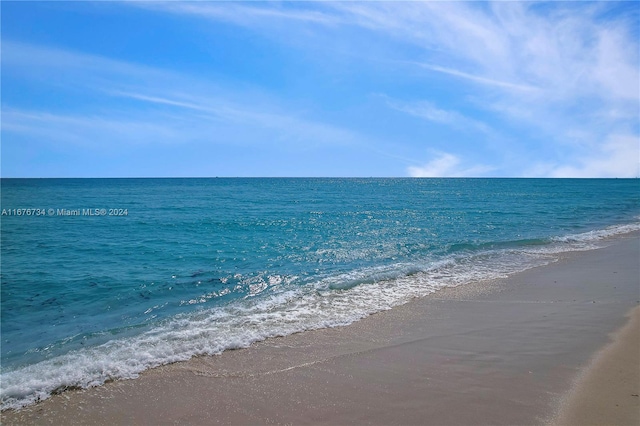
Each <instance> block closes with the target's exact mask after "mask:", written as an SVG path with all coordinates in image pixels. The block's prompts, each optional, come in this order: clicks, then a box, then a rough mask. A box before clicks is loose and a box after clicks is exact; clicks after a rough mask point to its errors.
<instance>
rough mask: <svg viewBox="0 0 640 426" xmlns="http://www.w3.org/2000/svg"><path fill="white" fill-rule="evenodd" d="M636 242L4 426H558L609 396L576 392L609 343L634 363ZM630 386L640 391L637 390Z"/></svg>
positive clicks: (37, 410)
mask: <svg viewBox="0 0 640 426" xmlns="http://www.w3.org/2000/svg"><path fill="white" fill-rule="evenodd" d="M639 242H640V238H639V235H638V234H637V233H636V234H634V235H629V236H627V237H626V238H621V239H620V240H617V241H611V242H610V243H611V246H609V247H607V248H603V249H599V250H593V251H588V252H582V253H572V254H568V255H566V256H565V257H564V258H563V259H561V260H560V261H558V262H556V263H553V264H551V265H549V266H545V267H540V268H535V269H532V270H529V271H526V272H524V273H521V274H517V275H514V276H512V277H510V278H507V279H504V280H501V281H496V282H490V283H477V284H473V285H468V286H464V287H459V288H456V289H446V290H443V291H440V292H438V293H436V294H434V295H432V296H431V297H426V298H423V299H417V300H415V301H413V302H411V303H409V304H406V305H404V306H400V307H397V308H394V309H392V310H390V311H386V312H382V313H379V314H376V315H373V316H370V317H368V318H366V319H364V320H362V321H359V322H357V323H355V324H352V325H350V326H348V327H342V328H334V329H325V330H317V331H310V332H305V333H299V334H296V335H292V336H288V337H283V338H275V339H269V340H267V341H264V342H261V343H258V344H255V345H253V346H251V347H250V348H248V349H242V350H236V351H228V352H225V353H223V354H222V355H219V356H214V357H199V358H196V359H192V360H191V361H188V362H183V363H176V364H173V365H169V366H164V367H161V368H157V369H154V370H150V371H148V372H146V373H145V374H143V375H141V377H140V378H138V379H136V380H122V381H116V382H111V383H108V384H106V385H104V386H102V387H99V388H93V389H88V390H79V391H69V392H65V393H63V394H61V395H56V396H54V397H52V398H50V399H49V400H46V401H43V402H41V403H40V404H37V405H35V406H31V407H28V408H26V409H23V410H20V411H18V412H12V411H9V412H5V413H3V416H2V423H3V424H5V425H11V424H144V425H151V424H310V423H311V424H331V425H334V424H434V425H466V424H474V425H477V424H494V425H498V424H504V425H514V424H520V425H529V424H548V423H550V422H554V421H555V422H556V423H557V422H558V421H564V420H563V419H564V418H563V417H562V415H564V414H563V410H566V409H568V408H567V407H569V406H571V404H572V403H570V402H569V401H570V400H571V398H572V395H575V394H577V393H578V392H577V391H576V389H587V390H589V392H592V393H593V395H595V398H596V399H598V398H599V396H598V395H599V393H601V392H606V389H607V388H601V387H600V386H599V385H593V384H591V382H588V381H583V380H582V378H583V377H587V376H589V375H588V374H587V373H585V371H595V369H596V366H597V365H600V364H601V363H604V364H609V365H611V362H614V361H612V360H613V359H614V358H610V357H608V356H604V355H602V356H601V354H602V353H604V352H598V351H599V350H601V349H602V348H606V347H607V346H608V345H609V344H610V343H611V342H612V339H613V337H612V336H617V339H616V342H618V341H621V342H627V346H629V345H630V346H629V347H631V348H632V349H633V345H634V344H633V342H631V341H627V340H628V337H625V336H627V334H625V333H623V332H620V333H619V334H615V335H614V334H612V333H614V332H615V331H616V330H619V329H621V328H622V327H623V326H624V325H625V324H626V323H627V322H628V317H626V316H625V315H626V314H628V313H629V312H630V311H631V310H632V309H633V308H635V307H636V306H638V305H639V304H640V250H639V249H640V244H639ZM605 351H606V349H605ZM626 353H627V355H629V356H627V361H626V364H620V365H619V367H618V368H619V369H620V371H621V372H622V376H621V377H623V378H624V377H632V376H629V375H628V374H627V373H629V374H631V373H632V372H631V371H629V369H633V368H634V367H637V365H638V362H640V360H638V359H637V358H638V357H637V353H635V352H633V350H631V352H629V351H627V352H626ZM594 357H595V358H594ZM634 358H635V359H634ZM593 360H603V361H593ZM634 363H635V364H634ZM585 380H586V379H585ZM618 380H623V379H622V378H621V379H613V380H612V383H611V384H610V385H609V388H608V389H611V388H615V387H617V386H618V385H620V384H619V383H618ZM629 380H630V382H631V385H635V386H636V387H637V385H638V383H637V379H634V378H631V379H629ZM625 389H626V388H625ZM620 398H622V396H620ZM630 398H635V397H632V396H630ZM618 405H620V404H618ZM578 407H580V405H578ZM625 407H627V408H625V410H628V406H626V405H625ZM618 408H619V407H616V408H615V409H614V407H613V406H611V405H607V406H603V407H602V408H600V409H599V410H601V411H600V414H601V415H602V417H601V419H602V422H603V423H606V424H614V423H617V419H619V417H615V413H614V411H615V410H616V409H618ZM632 408H633V407H631V409H632ZM581 410H583V409H581V408H578V411H581ZM558 413H560V417H556V415H557V414H558ZM630 418H631V417H630ZM618 424H620V423H618ZM621 424H624V423H621ZM636 424H637V423H636Z"/></svg>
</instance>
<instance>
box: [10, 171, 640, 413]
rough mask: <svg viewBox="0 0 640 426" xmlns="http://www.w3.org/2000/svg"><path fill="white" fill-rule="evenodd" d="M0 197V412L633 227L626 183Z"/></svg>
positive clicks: (46, 185)
mask: <svg viewBox="0 0 640 426" xmlns="http://www.w3.org/2000/svg"><path fill="white" fill-rule="evenodd" d="M1 185H2V187H1V189H2V200H1V201H2V206H1V209H2V216H1V221H2V222H1V237H2V241H1V243H2V248H1V255H2V257H1V296H2V298H1V332H2V335H1V339H2V341H1V343H2V346H1V356H2V358H1V361H2V364H1V374H2V396H1V398H2V402H3V407H5V408H6V407H18V406H21V405H24V404H28V403H31V402H33V401H35V400H36V399H37V398H46V397H47V396H48V395H49V394H50V393H51V392H52V391H54V390H60V389H63V388H65V387H70V386H89V385H96V384H100V383H103V382H104V381H105V380H107V379H110V378H130V377H135V376H136V375H137V374H138V373H139V372H141V371H143V370H144V369H147V368H150V367H153V366H157V365H161V364H164V363H168V362H173V361H177V360H183V359H188V358H189V357H191V356H193V355H196V354H205V353H210V354H213V353H219V352H220V351H222V350H225V349H228V348H234V347H241V346H246V345H248V344H250V343H251V342H254V341H256V340H260V339H264V338H266V337H269V336H275V335H285V334H289V333H293V332H296V331H300V330H305V329H312V328H318V327H329V326H337V325H344V324H348V323H350V322H353V321H355V320H357V319H359V318H362V317H364V316H366V315H369V314H371V313H373V312H377V311H380V310H383V309H388V308H390V307H392V306H395V305H397V304H401V303H405V302H406V301H408V300H410V299H411V298H412V297H416V296H418V297H419V296H426V295H428V294H430V293H432V292H434V291H436V290H437V289H438V288H442V287H446V286H452V285H464V284H465V283H468V282H471V281H476V280H483V279H492V278H496V277H502V276H505V275H508V274H511V273H515V272H517V271H521V270H524V269H527V268H530V267H533V266H537V265H541V264H545V263H549V262H551V261H553V260H554V259H555V257H554V256H557V255H558V254H559V253H562V252H566V251H573V250H585V249H590V248H593V247H595V246H597V245H600V244H604V243H606V238H609V237H612V236H615V235H616V234H621V233H625V232H629V231H632V230H638V229H640V181H639V180H637V179H628V180H623V179H619V180H618V179H603V180H597V179H593V180H592V179H586V180H565V179H562V180H560V179H559V180H552V179H2V180H1ZM19 209H32V210H28V211H26V210H19ZM101 209H104V210H101ZM63 210H66V211H68V212H70V213H74V215H66V214H64V213H65V212H63ZM76 213H77V215H76ZM89 213H91V214H89ZM103 213H104V214H103Z"/></svg>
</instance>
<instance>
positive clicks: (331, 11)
mask: <svg viewBox="0 0 640 426" xmlns="http://www.w3.org/2000/svg"><path fill="white" fill-rule="evenodd" d="M0 7H1V11H0V12H1V19H2V22H1V24H2V25H1V95H0V98H1V135H0V137H1V151H0V153H1V169H0V174H1V176H2V177H208V176H211V177H213V176H220V177H222V176H247V177H261V176H264V177H271V176H282V177H298V176H313V177H316V176H317V177H638V176H639V175H640V3H639V2H635V1H627V2H610V1H607V2H583V1H572V2H517V1H513V2H510V1H500V2H479V1H475V2H447V1H441V2H415V1H414V2H384V1H378V2H358V1H350V2H334V1H328V2H308V1H304V2H302V1H300V2H280V1H277V2H234V1H226V2H221V1H219V2H205V1H200V2H197V1H196V2H182V1H165V2H149V1H124V2H113V1H99V2H86V1H82V2H81V1H68V2H47V1H45V2H34V1H15V2H13V1H4V0H3V1H2V2H0Z"/></svg>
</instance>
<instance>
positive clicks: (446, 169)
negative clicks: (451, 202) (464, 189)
mask: <svg viewBox="0 0 640 426" xmlns="http://www.w3.org/2000/svg"><path fill="white" fill-rule="evenodd" d="M492 170H493V168H492V167H489V166H485V165H473V166H468V165H465V164H463V161H462V160H461V159H460V157H459V156H457V155H454V154H451V153H447V152H439V153H437V154H436V157H435V158H433V159H432V160H430V161H428V162H427V163H425V164H424V165H422V166H410V167H408V168H407V172H408V173H409V176H411V177H480V176H485V175H486V174H487V173H489V172H491V171H492Z"/></svg>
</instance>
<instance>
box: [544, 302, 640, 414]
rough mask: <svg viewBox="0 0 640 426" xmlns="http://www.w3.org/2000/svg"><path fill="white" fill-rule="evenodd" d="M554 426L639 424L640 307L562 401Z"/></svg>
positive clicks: (597, 355)
mask: <svg viewBox="0 0 640 426" xmlns="http://www.w3.org/2000/svg"><path fill="white" fill-rule="evenodd" d="M554 423H555V424H557V425H576V426H578V425H582V426H586V425H607V424H609V425H640V307H636V308H635V309H634V310H633V312H632V313H631V314H630V315H629V321H628V322H627V324H626V325H625V326H624V327H623V328H622V329H621V330H619V331H618V332H617V333H615V335H614V340H613V342H612V343H611V344H609V345H607V346H606V347H605V348H604V349H603V350H601V351H599V352H598V353H597V354H596V356H595V357H594V358H593V359H592V361H591V362H590V363H589V365H588V366H587V367H586V368H585V369H584V370H583V372H582V374H580V375H579V376H578V378H577V380H576V382H575V384H574V386H573V388H572V390H571V391H570V392H569V393H568V394H567V395H566V398H565V399H564V401H563V404H562V406H561V409H560V412H559V415H558V417H557V418H556V419H555V421H554Z"/></svg>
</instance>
